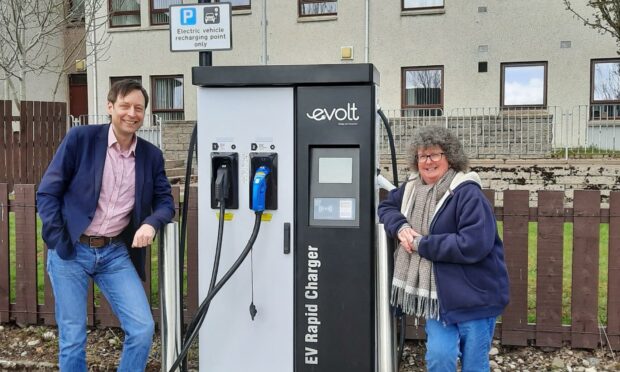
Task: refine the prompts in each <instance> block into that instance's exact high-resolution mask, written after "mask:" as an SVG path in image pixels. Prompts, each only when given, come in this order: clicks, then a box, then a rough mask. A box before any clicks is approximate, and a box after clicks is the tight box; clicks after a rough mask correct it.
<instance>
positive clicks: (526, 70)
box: [500, 62, 547, 107]
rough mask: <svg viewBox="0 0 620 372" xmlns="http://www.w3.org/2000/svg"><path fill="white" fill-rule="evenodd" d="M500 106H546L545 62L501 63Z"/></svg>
mask: <svg viewBox="0 0 620 372" xmlns="http://www.w3.org/2000/svg"><path fill="white" fill-rule="evenodd" d="M500 103H501V106H502V107H509V106H513V107H546V106H547V62H528V63H502V85H501V92H500Z"/></svg>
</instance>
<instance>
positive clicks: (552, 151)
mask: <svg viewBox="0 0 620 372" xmlns="http://www.w3.org/2000/svg"><path fill="white" fill-rule="evenodd" d="M384 112H385V114H386V116H387V117H388V118H389V122H390V125H391V126H392V132H393V133H394V141H395V145H396V152H397V154H398V155H405V154H406V153H407V147H408V144H409V143H410V142H411V137H412V136H413V133H414V131H415V130H416V129H418V128H420V127H423V126H426V125H432V124H435V125H441V126H445V127H446V128H449V129H451V130H454V131H455V133H456V134H457V136H458V137H459V139H460V140H461V142H462V143H463V146H464V148H465V151H466V152H467V154H468V155H469V156H470V157H472V158H494V157H529V158H531V157H539V158H540V157H550V156H555V157H565V158H568V157H569V156H570V155H572V154H588V155H591V154H601V155H608V156H617V155H620V104H619V105H609V104H606V105H580V106H575V107H572V108H569V109H565V108H562V107H557V106H549V107H546V108H544V109H528V108H509V109H506V108H499V107H480V108H456V109H453V110H450V112H449V113H447V112H446V113H444V112H442V111H441V110H437V109H433V110H429V111H428V112H424V111H421V110H416V111H412V110H385V111H384ZM379 136H380V141H379V143H380V145H379V148H380V154H381V155H388V153H389V147H388V145H387V135H386V133H385V130H384V128H383V127H381V130H380V133H379Z"/></svg>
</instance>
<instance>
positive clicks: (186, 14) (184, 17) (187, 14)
mask: <svg viewBox="0 0 620 372" xmlns="http://www.w3.org/2000/svg"><path fill="white" fill-rule="evenodd" d="M180 12H181V25H183V26H193V25H195V24H196V9H194V8H181V9H180Z"/></svg>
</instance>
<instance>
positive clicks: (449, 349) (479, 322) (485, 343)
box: [426, 317, 495, 372]
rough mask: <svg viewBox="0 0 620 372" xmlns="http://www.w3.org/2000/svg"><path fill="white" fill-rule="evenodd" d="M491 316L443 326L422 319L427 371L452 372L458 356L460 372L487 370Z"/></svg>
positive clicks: (492, 318) (492, 321) (491, 334)
mask: <svg viewBox="0 0 620 372" xmlns="http://www.w3.org/2000/svg"><path fill="white" fill-rule="evenodd" d="M494 331H495V317H490V318H483V319H476V320H470V321H467V322H461V323H456V324H449V325H444V324H443V322H441V321H437V320H427V321H426V367H427V369H428V371H429V372H444V371H445V372H454V371H456V362H457V359H458V358H459V356H460V358H461V371H462V372H469V371H474V372H479V371H488V370H489V350H491V342H492V341H493V332H494Z"/></svg>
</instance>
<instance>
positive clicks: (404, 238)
mask: <svg viewBox="0 0 620 372" xmlns="http://www.w3.org/2000/svg"><path fill="white" fill-rule="evenodd" d="M417 236H420V234H418V233H417V232H416V231H415V230H414V229H412V228H410V227H405V228H403V229H402V230H400V231H399V232H398V240H399V241H400V244H401V245H402V246H403V248H405V250H406V251H407V252H409V253H412V252H413V251H414V250H415V247H414V246H413V239H415V238H416V237H417Z"/></svg>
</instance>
